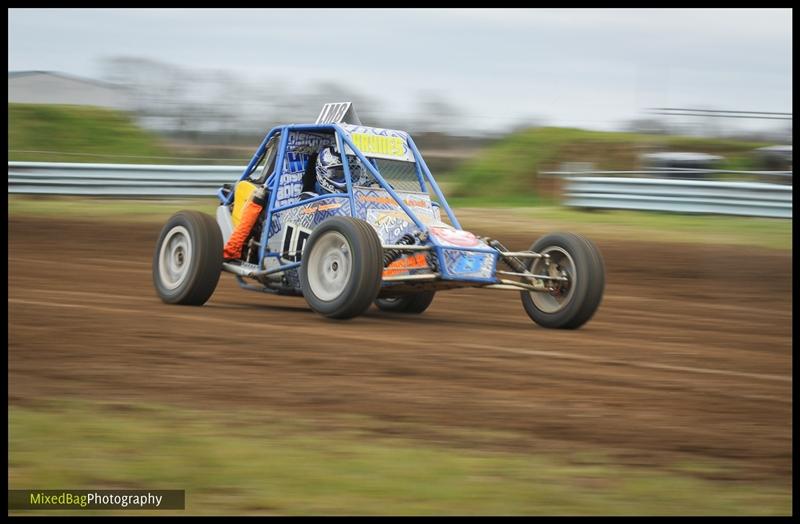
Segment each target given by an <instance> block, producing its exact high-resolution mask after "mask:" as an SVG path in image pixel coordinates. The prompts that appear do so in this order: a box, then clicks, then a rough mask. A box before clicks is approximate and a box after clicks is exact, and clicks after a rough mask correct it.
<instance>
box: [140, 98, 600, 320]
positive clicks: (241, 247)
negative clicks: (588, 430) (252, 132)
mask: <svg viewBox="0 0 800 524" xmlns="http://www.w3.org/2000/svg"><path fill="white" fill-rule="evenodd" d="M337 158H338V159H340V161H339V163H337V160H336V159H337ZM331 173H333V175H331ZM331 177H332V178H331ZM331 184H333V185H331ZM218 197H219V200H220V206H219V207H218V208H217V213H216V215H217V220H216V221H215V220H214V219H213V218H211V217H210V216H208V215H206V214H203V213H199V212H196V211H180V212H178V213H176V214H175V215H173V216H172V218H170V219H169V221H168V222H167V223H166V225H165V226H164V228H163V229H162V231H161V234H160V236H159V239H158V243H157V246H156V250H155V253H154V255H153V282H154V285H155V289H156V291H157V294H158V295H159V297H161V299H162V300H163V301H164V302H167V303H171V304H191V305H202V304H204V303H205V302H206V301H207V300H208V299H209V298H210V297H211V295H212V293H213V292H214V289H215V288H216V286H217V282H218V280H219V275H220V272H221V271H225V272H229V273H232V274H234V275H235V276H236V279H237V281H238V282H239V285H240V286H241V287H242V288H244V289H249V290H256V291H263V292H267V293H275V294H279V295H296V296H303V297H304V298H305V299H306V301H307V302H308V304H309V306H310V307H311V308H312V309H313V310H314V311H316V312H318V313H320V314H322V315H324V316H327V317H330V318H338V319H345V318H351V317H355V316H357V315H360V314H362V313H364V312H365V311H366V310H367V308H369V307H370V305H371V304H372V303H375V304H376V305H377V307H378V308H380V309H381V310H384V311H389V312H396V313H422V312H423V311H425V310H426V309H427V308H428V306H429V305H430V304H431V302H432V301H433V298H434V295H435V294H436V293H437V292H440V291H445V290H448V289H455V288H464V287H475V288H483V289H501V290H516V291H520V292H521V296H522V304H523V307H524V309H525V311H526V312H527V313H528V315H529V316H530V318H531V319H532V320H533V321H534V322H536V323H537V324H539V325H541V326H544V327H547V328H562V329H573V328H578V327H580V326H582V325H583V324H584V323H586V322H587V321H588V320H589V319H590V318H591V317H592V315H593V314H594V313H595V311H596V310H597V308H598V306H599V304H600V302H601V299H602V296H603V289H604V282H605V271H604V264H603V258H602V256H601V254H600V252H599V250H598V249H597V247H595V245H594V244H593V243H592V242H590V241H589V240H587V239H585V238H582V237H580V236H578V235H575V234H571V233H553V234H549V235H546V236H544V237H542V238H540V239H539V240H537V241H536V242H534V243H533V245H532V246H531V248H530V249H529V250H526V251H516V252H514V251H510V250H508V249H507V248H506V247H505V246H503V245H502V244H501V243H500V242H499V241H497V240H494V239H491V238H488V237H479V236H476V235H474V234H473V233H470V232H468V231H464V230H463V229H461V226H460V224H459V222H458V219H457V218H456V216H455V214H454V213H453V211H452V210H451V208H450V206H449V205H448V203H447V200H446V199H445V197H444V195H443V194H442V192H441V190H440V189H439V186H438V185H437V184H436V181H435V180H434V178H433V176H432V175H431V173H430V171H429V170H428V167H427V165H426V164H425V161H424V160H423V158H422V155H421V154H420V152H419V151H418V150H417V147H416V146H415V144H414V141H413V140H412V138H411V136H409V135H408V134H407V133H405V132H403V131H397V130H391V129H379V128H374V127H367V126H363V125H361V122H360V120H359V119H358V117H357V115H355V112H354V110H353V108H352V105H351V104H350V103H349V102H348V103H341V104H326V105H325V107H324V108H323V110H322V112H321V113H320V116H319V117H318V119H317V121H316V123H314V124H292V125H284V126H280V127H276V128H274V129H272V130H271V131H270V132H269V133H268V134H267V136H266V137H265V138H264V141H263V142H262V144H261V146H260V147H259V148H258V150H257V151H256V152H255V154H254V155H253V157H252V160H251V161H250V163H249V165H248V166H247V168H246V170H245V171H244V173H242V175H241V177H239V180H238V181H237V182H236V183H235V184H231V185H229V184H226V185H225V186H223V187H222V188H221V189H220V190H219V191H218ZM443 214H444V215H445V216H444V217H443ZM446 221H449V223H447V222H446ZM223 253H224V254H223ZM501 263H502V264H503V265H505V266H506V268H505V269H501V268H500V267H498V266H500V265H501ZM245 279H247V280H249V281H250V282H248V281H247V280H245Z"/></svg>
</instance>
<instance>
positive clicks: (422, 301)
mask: <svg viewBox="0 0 800 524" xmlns="http://www.w3.org/2000/svg"><path fill="white" fill-rule="evenodd" d="M435 295H436V292H435V291H423V292H422V293H415V294H413V295H401V296H397V297H386V298H379V299H377V300H376V301H375V305H376V306H378V309H380V310H381V311H387V312H390V313H408V314H418V313H422V312H423V311H425V310H426V309H428V306H430V305H431V302H433V297H434V296H435Z"/></svg>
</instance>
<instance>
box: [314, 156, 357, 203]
mask: <svg viewBox="0 0 800 524" xmlns="http://www.w3.org/2000/svg"><path fill="white" fill-rule="evenodd" d="M348 162H349V166H350V176H351V177H352V179H353V185H354V186H357V185H365V184H366V182H367V180H368V177H367V175H366V173H365V172H364V170H363V169H362V168H361V164H360V162H359V161H358V159H357V158H355V157H348ZM316 170H317V186H318V189H319V191H318V192H319V193H323V192H328V193H344V192H346V191H347V181H346V180H345V177H344V166H343V165H342V156H341V155H340V154H339V153H337V152H336V151H335V150H334V149H333V147H325V148H323V149H322V150H321V151H320V152H319V156H318V157H317V168H316Z"/></svg>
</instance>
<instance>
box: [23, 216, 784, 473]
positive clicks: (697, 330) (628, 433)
mask: <svg viewBox="0 0 800 524" xmlns="http://www.w3.org/2000/svg"><path fill="white" fill-rule="evenodd" d="M159 229H160V225H159V224H105V225H104V224H97V223H80V222H60V223H59V222H58V221H46V222H45V221H36V220H30V219H25V220H21V219H18V218H14V217H11V219H10V223H9V277H8V278H9V280H8V282H9V284H8V285H9V310H10V312H9V329H10V334H9V354H8V364H9V381H10V385H9V403H10V404H13V403H26V402H35V401H37V400H39V399H49V398H57V397H67V398H69V397H75V398H84V399H92V400H120V401H147V402H156V403H161V404H165V403H166V404H169V403H173V404H178V405H185V406H190V407H193V408H214V409H217V408H219V409H226V410H227V409H231V410H234V409H236V410H239V409H245V410H247V411H248V412H249V413H251V414H253V413H255V414H257V413H258V412H259V410H263V411H265V412H269V411H280V412H286V413H289V414H292V413H297V414H298V415H302V416H303V417H312V418H313V417H320V420H324V419H325V417H328V416H331V415H332V416H334V417H332V418H336V417H338V415H352V414H355V415H365V416H368V417H370V418H372V419H377V421H379V424H377V426H378V427H379V426H380V424H381V423H384V424H385V426H386V428H387V429H386V431H387V432H396V433H400V434H402V435H403V436H408V437H412V438H425V439H429V440H436V439H441V438H447V439H449V440H448V443H449V444H454V443H455V444H458V445H469V446H472V445H478V446H488V447H494V448H501V449H508V448H514V449H517V450H519V449H523V450H529V451H542V450H549V449H561V450H564V449H566V450H573V451H587V450H588V451H593V450H594V451H602V452H609V453H611V454H612V455H613V456H615V457H617V458H618V459H620V460H622V461H624V462H626V463H634V464H642V465H653V464H657V465H662V466H669V465H670V464H675V463H677V462H684V463H686V462H689V463H702V462H704V461H705V460H733V461H735V462H736V464H738V465H740V466H741V468H738V467H737V468H736V473H735V474H733V475H734V478H754V479H755V478H758V479H763V480H767V479H772V480H777V481H781V482H786V481H788V479H789V477H790V475H791V457H792V454H791V438H792V435H791V408H792V405H791V387H792V383H791V299H792V297H791V253H790V252H780V251H766V250H763V249H755V248H753V249H747V248H732V247H720V246H716V247H714V246H702V247H698V246H696V245H666V244H648V243H635V242H629V243H620V242H612V243H610V242H603V241H602V240H596V243H597V244H598V246H599V247H600V249H601V251H602V252H603V255H604V258H605V261H606V266H607V272H608V275H607V284H606V294H605V298H604V301H603V304H602V305H601V306H600V310H599V312H598V313H597V315H596V316H595V317H594V319H593V320H592V321H590V323H589V324H587V325H586V326H585V327H584V328H583V329H580V330H578V331H551V330H546V329H543V328H540V327H538V326H536V325H534V324H533V323H532V322H531V320H530V319H529V318H528V317H527V315H526V314H525V312H524V310H523V309H522V305H521V303H520V299H519V295H518V294H517V293H515V292H504V291H488V290H484V291H481V290H457V291H450V292H446V293H441V294H439V295H438V296H437V297H436V299H435V300H434V302H433V305H432V306H431V308H430V309H429V310H428V311H427V312H426V313H424V314H423V315H421V316H414V317H408V316H397V315H391V314H387V313H383V312H380V311H378V310H377V309H375V308H372V309H371V310H370V311H369V312H368V313H367V314H366V315H365V316H363V317H360V318H357V319H354V320H351V321H346V322H340V321H331V320H327V319H324V318H322V317H320V316H318V315H316V314H314V313H312V312H311V311H310V310H309V309H308V308H307V306H306V304H305V301H304V300H303V299H302V298H292V297H277V296H273V295H267V294H260V293H253V292H249V291H242V290H240V289H239V288H238V286H237V285H236V283H235V281H234V279H233V277H232V276H230V275H223V277H222V279H221V280H220V285H219V287H218V288H217V291H216V293H215V294H214V296H213V297H212V299H211V300H210V302H209V303H208V304H206V305H205V306H203V307H199V308H198V307H180V306H168V305H164V304H162V303H161V302H160V301H159V300H158V299H157V298H156V296H155V293H154V291H153V288H152V284H151V273H150V264H151V256H152V250H153V248H154V244H155V240H156V237H157V234H158V232H159ZM476 232H478V233H480V234H486V233H490V234H491V233H495V234H496V235H497V236H498V238H501V239H502V240H503V241H504V242H505V241H506V240H507V241H508V242H506V244H507V245H508V247H509V248H511V249H519V248H526V247H528V246H529V245H530V243H531V242H532V241H533V240H534V239H535V237H536V236H537V235H539V234H541V233H542V232H541V231H537V232H533V231H530V232H525V233H522V232H520V233H516V234H511V235H509V234H507V233H506V234H502V233H501V232H496V231H480V230H476ZM344 420H352V421H353V424H357V422H356V421H357V420H359V419H358V418H352V417H350V418H345V419H344ZM390 423H391V424H390ZM398 423H400V424H398ZM402 423H409V424H402ZM437 428H439V429H440V428H446V429H447V430H448V431H450V430H454V429H455V430H458V431H455V432H449V433H447V435H448V436H447V437H441V436H440V435H439V434H437ZM375 429H376V428H375V427H372V429H371V430H372V431H374V430H375ZM473 429H480V430H482V431H483V430H488V431H492V430H500V431H501V432H506V431H508V432H510V434H513V435H517V436H516V437H514V438H510V439H508V440H502V439H501V440H498V441H496V442H492V441H491V440H487V439H486V438H485V437H478V436H472V435H478V434H479V433H478V432H474V431H473ZM378 430H379V429H378ZM443 434H444V433H442V435H443ZM481 434H482V433H481ZM453 435H461V436H459V437H454V436H453Z"/></svg>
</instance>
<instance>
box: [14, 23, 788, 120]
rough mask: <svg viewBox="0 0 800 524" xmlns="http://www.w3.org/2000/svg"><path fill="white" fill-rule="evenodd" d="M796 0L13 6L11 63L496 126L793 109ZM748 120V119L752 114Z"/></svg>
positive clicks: (17, 68)
mask: <svg viewBox="0 0 800 524" xmlns="http://www.w3.org/2000/svg"><path fill="white" fill-rule="evenodd" d="M791 44H792V13H791V10H788V9H783V10H781V9H772V10H737V9H726V10H714V9H704V10H677V9H674V10H662V9H640V10H590V9H580V10H562V9H531V10H438V9H437V10H389V9H384V10H366V9H352V10H350V9H337V10H326V9H310V10H307V11H305V10H250V9H228V10H212V9H194V10H189V9H140V10H134V9H67V10H63V9H10V10H9V19H8V68H9V70H10V71H20V70H56V71H62V72H66V73H72V74H76V75H81V76H88V77H94V78H99V77H100V75H101V68H100V59H101V58H104V57H110V56H115V55H127V56H140V57H147V58H152V59H156V60H161V61H165V62H169V63H172V64H175V65H179V66H186V67H192V68H209V69H226V70H230V71H232V72H235V73H236V74H237V75H240V76H243V77H246V78H247V79H249V80H253V81H258V82H262V81H263V82H269V81H274V80H281V81H282V82H284V83H286V85H287V87H288V88H289V89H303V88H304V86H308V85H310V83H312V82H317V81H333V82H336V83H339V84H344V85H348V86H351V87H353V88H354V89H356V90H358V91H360V92H362V93H364V94H366V95H369V96H371V97H373V98H375V99H377V100H378V101H380V102H382V104H381V105H382V106H384V104H385V109H384V111H385V112H386V113H387V114H392V115H397V116H401V115H407V114H410V113H414V112H415V111H417V108H416V101H417V99H418V98H417V97H418V95H419V93H420V92H422V91H437V92H440V93H442V94H443V95H444V96H446V98H447V99H448V100H450V101H451V102H452V103H454V104H456V105H458V106H460V107H462V108H463V109H464V110H465V112H466V115H465V120H464V121H465V123H467V124H469V125H471V126H475V127H479V128H486V129H500V128H503V127H505V126H509V125H513V124H514V123H516V122H518V121H520V120H522V119H524V118H528V117H538V118H542V119H544V120H545V121H546V122H547V123H550V124H554V125H556V124H557V125H570V126H582V127H590V128H600V129H607V128H613V127H615V126H617V125H618V124H620V123H621V122H622V121H624V120H626V119H630V118H634V117H637V116H642V110H643V109H644V108H646V107H654V106H655V107H689V108H713V109H726V110H747V111H776V112H791V111H792V49H791ZM748 124H749V123H748Z"/></svg>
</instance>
